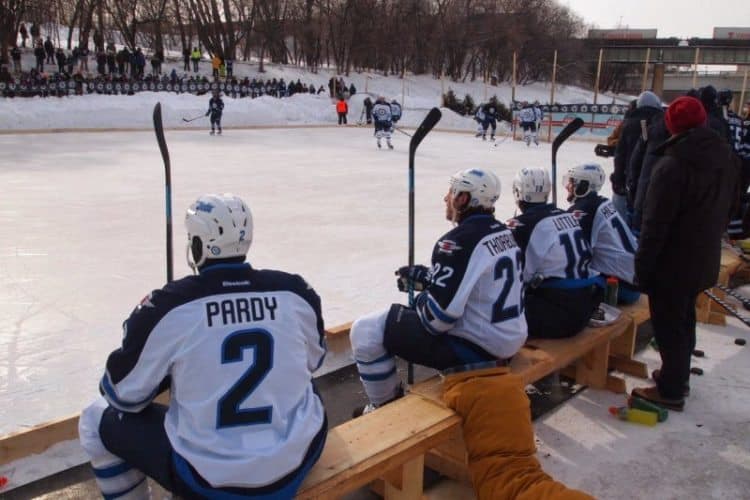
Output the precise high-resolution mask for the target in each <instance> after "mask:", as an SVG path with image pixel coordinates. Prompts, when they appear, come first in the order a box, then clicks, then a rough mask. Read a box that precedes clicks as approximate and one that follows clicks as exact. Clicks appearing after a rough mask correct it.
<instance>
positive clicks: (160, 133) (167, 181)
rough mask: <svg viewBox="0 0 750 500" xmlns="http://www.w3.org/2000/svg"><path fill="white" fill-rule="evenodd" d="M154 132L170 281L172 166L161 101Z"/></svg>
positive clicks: (157, 104)
mask: <svg viewBox="0 0 750 500" xmlns="http://www.w3.org/2000/svg"><path fill="white" fill-rule="evenodd" d="M154 132H155V133H156V142H157V143H158V144H159V151H161V158H162V160H163V162H164V201H165V214H166V218H167V282H169V281H172V279H173V277H174V269H173V268H174V266H173V263H172V253H173V251H172V167H171V164H170V161H169V150H168V149H167V141H166V139H165V138H164V125H163V124H162V119H161V103H160V102H157V103H156V106H154Z"/></svg>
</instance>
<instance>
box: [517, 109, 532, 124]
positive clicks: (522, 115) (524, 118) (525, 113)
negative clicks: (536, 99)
mask: <svg viewBox="0 0 750 500" xmlns="http://www.w3.org/2000/svg"><path fill="white" fill-rule="evenodd" d="M518 119H519V120H520V121H521V122H525V123H533V122H535V121H536V113H534V108H523V109H521V111H520V112H519V113H518Z"/></svg>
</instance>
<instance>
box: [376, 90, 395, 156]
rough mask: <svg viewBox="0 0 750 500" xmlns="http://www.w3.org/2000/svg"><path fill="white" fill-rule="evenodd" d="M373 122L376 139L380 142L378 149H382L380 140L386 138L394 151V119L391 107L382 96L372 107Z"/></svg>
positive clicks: (389, 146)
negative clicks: (392, 140) (392, 142)
mask: <svg viewBox="0 0 750 500" xmlns="http://www.w3.org/2000/svg"><path fill="white" fill-rule="evenodd" d="M372 120H373V123H374V124H375V137H376V138H377V140H378V147H379V148H380V147H382V145H381V143H380V140H381V139H382V138H383V137H385V141H386V143H387V144H388V148H389V149H393V144H391V130H392V128H393V118H392V115H391V105H390V104H388V103H387V102H386V100H385V97H383V96H380V97H378V100H377V101H375V105H374V106H373V107H372Z"/></svg>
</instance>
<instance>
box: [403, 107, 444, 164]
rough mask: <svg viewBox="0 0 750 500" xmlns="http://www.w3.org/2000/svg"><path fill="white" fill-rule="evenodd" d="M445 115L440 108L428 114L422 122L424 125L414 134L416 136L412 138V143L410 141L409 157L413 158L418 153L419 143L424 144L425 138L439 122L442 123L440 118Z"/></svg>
mask: <svg viewBox="0 0 750 500" xmlns="http://www.w3.org/2000/svg"><path fill="white" fill-rule="evenodd" d="M442 116H443V114H442V113H441V112H440V110H439V109H438V108H432V109H431V110H430V112H429V113H427V116H425V117H424V120H422V123H421V124H420V125H419V128H417V131H416V132H414V135H412V137H411V141H409V156H410V157H413V156H414V153H415V152H416V151H417V147H419V143H420V142H422V139H424V138H425V136H426V135H427V134H428V133H429V132H430V130H432V128H433V127H434V126H435V125H436V124H437V122H439V121H440V118H442Z"/></svg>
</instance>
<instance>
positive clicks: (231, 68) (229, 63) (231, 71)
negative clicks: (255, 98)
mask: <svg viewBox="0 0 750 500" xmlns="http://www.w3.org/2000/svg"><path fill="white" fill-rule="evenodd" d="M224 64H226V66H227V78H232V77H234V61H233V60H232V59H227V60H226V61H224Z"/></svg>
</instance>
